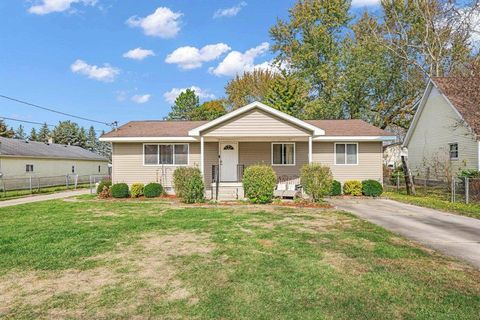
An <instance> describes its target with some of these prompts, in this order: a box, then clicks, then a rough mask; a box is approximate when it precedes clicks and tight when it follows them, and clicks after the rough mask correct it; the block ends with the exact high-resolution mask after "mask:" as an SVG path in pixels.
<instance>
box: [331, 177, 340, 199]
mask: <svg viewBox="0 0 480 320" xmlns="http://www.w3.org/2000/svg"><path fill="white" fill-rule="evenodd" d="M330 195H331V196H340V195H342V184H341V183H340V181H337V180H333V182H332V189H331V192H330Z"/></svg>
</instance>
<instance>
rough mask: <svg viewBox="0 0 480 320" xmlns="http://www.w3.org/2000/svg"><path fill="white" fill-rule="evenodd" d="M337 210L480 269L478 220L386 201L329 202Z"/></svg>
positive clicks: (344, 200)
mask: <svg viewBox="0 0 480 320" xmlns="http://www.w3.org/2000/svg"><path fill="white" fill-rule="evenodd" d="M329 202H330V203H332V204H333V205H334V206H336V207H337V208H339V209H341V210H344V211H348V212H351V213H353V214H355V215H357V216H358V217H360V218H362V219H365V220H368V221H370V222H372V223H375V224H377V225H379V226H382V227H384V228H385V229H388V230H390V231H393V232H396V233H399V234H401V235H403V236H405V237H407V238H410V239H412V240H416V241H418V242H420V243H422V244H424V245H426V246H427V247H430V248H432V249H435V250H438V251H441V252H442V253H444V254H446V255H450V256H453V257H456V258H459V259H462V260H465V261H467V262H468V263H470V264H472V265H474V266H475V267H477V268H479V269H480V220H479V219H474V218H469V217H463V216H458V215H453V214H449V213H445V212H441V211H437V210H434V209H428V208H422V207H417V206H414V205H409V204H404V203H400V202H397V201H393V200H387V199H348V198H335V199H333V198H332V199H330V200H329Z"/></svg>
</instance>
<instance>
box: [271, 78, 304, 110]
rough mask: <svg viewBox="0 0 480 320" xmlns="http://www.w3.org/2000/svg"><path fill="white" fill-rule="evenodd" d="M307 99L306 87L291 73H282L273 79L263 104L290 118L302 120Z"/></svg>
mask: <svg viewBox="0 0 480 320" xmlns="http://www.w3.org/2000/svg"><path fill="white" fill-rule="evenodd" d="M307 99H308V85H307V84H306V83H305V82H304V81H302V80H301V79H299V78H298V77H296V76H295V75H294V74H292V73H288V72H287V71H285V70H284V71H282V73H281V76H278V77H276V78H275V80H274V81H273V82H272V84H271V86H270V88H269V90H268V92H267V94H266V95H265V100H264V102H265V104H267V105H269V106H270V107H273V108H275V109H278V110H280V111H282V112H285V113H286V114H289V115H291V116H294V117H297V118H302V116H303V115H302V112H303V108H304V106H305V103H306V102H307Z"/></svg>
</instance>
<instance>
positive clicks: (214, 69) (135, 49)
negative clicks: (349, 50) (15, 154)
mask: <svg viewBox="0 0 480 320" xmlns="http://www.w3.org/2000/svg"><path fill="white" fill-rule="evenodd" d="M354 2H355V4H354V5H355V6H358V9H356V10H363V8H364V7H365V6H366V5H368V6H371V5H372V4H373V5H375V4H376V3H377V1H376V0H356V1H354ZM273 3H274V4H275V5H272V4H273ZM293 4H294V1H291V0H276V1H274V2H273V1H253V0H251V1H231V0H225V1H200V0H189V1H187V0H182V1H180V0H177V1H165V0H162V1H157V0H38V1H37V0H26V1H23V0H4V1H1V2H0V41H1V48H2V49H1V50H0V94H3V95H7V96H12V97H15V98H18V99H22V100H27V101H29V102H33V103H37V104H39V105H42V106H46V107H51V108H55V109H58V110H61V111H64V112H70V113H73V114H76V115H80V116H85V117H89V118H93V119H98V120H101V121H105V122H112V121H118V122H119V123H120V124H122V123H125V122H127V121H129V120H141V119H161V118H163V117H164V116H165V115H166V114H167V113H168V112H169V110H170V106H171V102H172V100H174V98H175V96H176V95H177V94H178V92H179V91H180V89H183V88H188V87H192V86H194V87H196V89H197V91H198V93H200V96H201V97H202V99H203V100H208V99H211V98H220V97H222V96H224V87H225V84H226V83H227V82H228V81H229V80H230V79H231V78H232V77H233V76H234V75H235V74H236V73H237V72H242V71H244V70H249V69H252V68H254V67H268V66H267V65H268V62H269V61H271V59H272V58H273V55H272V54H271V52H270V51H269V45H270V38H269V34H268V30H269V28H270V27H271V26H272V25H274V24H275V21H276V19H277V17H279V18H286V17H287V16H288V9H289V8H290V7H292V5H293ZM360 7H361V8H362V9H360ZM1 116H4V117H12V118H19V119H24V120H31V121H40V122H48V123H52V124H56V123H57V122H58V121H59V120H67V119H68V118H66V117H64V116H61V115H58V114H54V113H50V112H47V111H42V110H37V109H33V108H31V107H28V106H23V105H21V104H17V103H14V102H10V101H7V100H3V99H0V117H1ZM74 121H76V122H78V123H79V124H80V125H83V126H90V125H91V123H89V122H84V121H81V120H74ZM7 122H8V123H9V124H10V125H13V126H15V127H16V126H18V123H15V122H12V121H7ZM25 127H27V129H29V128H31V126H30V125H25ZM95 127H96V129H99V130H101V129H106V130H108V127H105V126H102V125H95Z"/></svg>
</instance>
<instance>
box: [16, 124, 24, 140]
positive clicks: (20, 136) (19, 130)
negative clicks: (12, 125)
mask: <svg viewBox="0 0 480 320" xmlns="http://www.w3.org/2000/svg"><path fill="white" fill-rule="evenodd" d="M14 138H15V139H22V140H25V139H26V138H27V135H26V134H25V129H24V128H23V126H22V125H19V126H18V128H17V130H15V135H14Z"/></svg>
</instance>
